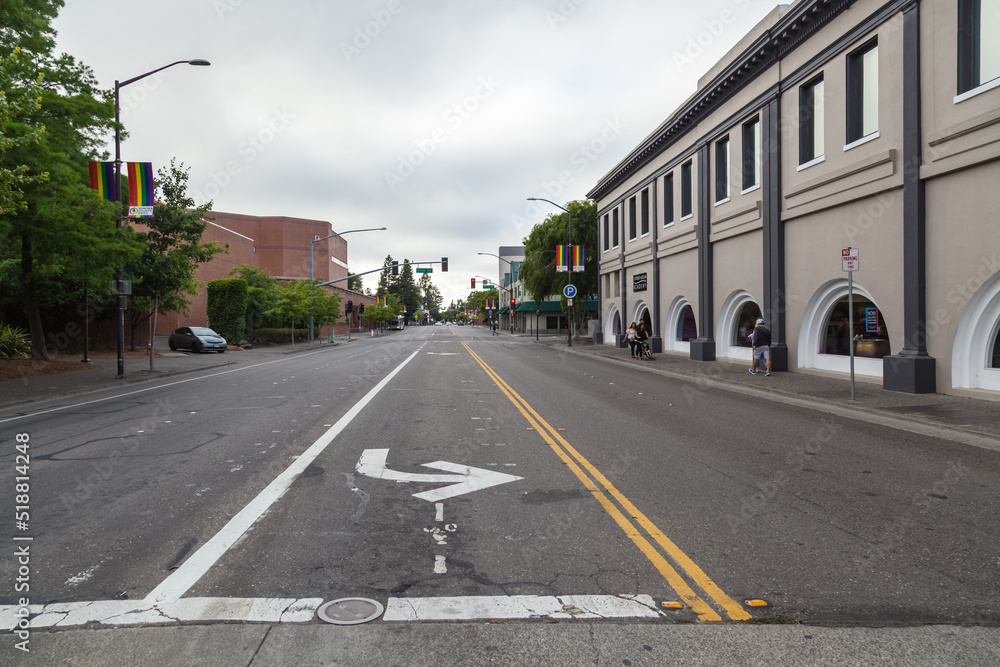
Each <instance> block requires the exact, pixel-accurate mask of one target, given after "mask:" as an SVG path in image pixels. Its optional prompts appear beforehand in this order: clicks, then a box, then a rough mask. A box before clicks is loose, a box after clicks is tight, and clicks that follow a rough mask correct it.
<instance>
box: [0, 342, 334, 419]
mask: <svg viewBox="0 0 1000 667" xmlns="http://www.w3.org/2000/svg"><path fill="white" fill-rule="evenodd" d="M321 352H326V350H316V351H315V352H306V353H304V354H300V355H298V356H297V357H295V358H296V359H301V358H302V357H308V356H311V355H313V354H320V353H321ZM282 361H288V359H273V360H271V361H262V362H261V363H259V364H254V365H252V366H243V367H241V368H231V369H229V370H228V371H220V372H218V373H212V374H211V375H200V376H198V377H196V378H188V379H186V380H175V381H173V382H166V383H164V384H158V385H156V386H155V387H146V388H145V389H136V390H135V391H127V392H125V393H124V394H115V395H114V396H106V397H104V398H95V399H94V400H92V401H84V402H83V403H74V404H73V405H63V406H60V407H58V408H50V409H48V410H39V411H38V412H32V413H29V414H26V415H18V416H16V417H8V418H7V419H0V424H3V423H5V422H12V421H17V420H18V419H27V418H28V417H37V416H38V415H45V414H48V413H50V412H59V411H60V410H69V409H71V408H79V407H81V406H83V405H93V404H94V403H103V402H104V401H111V400H114V399H116V398H124V397H125V396H134V395H135V394H142V393H145V392H147V391H153V390H154V389H163V388H164V387H172V386H174V385H177V384H185V383H187V382H196V381H198V380H207V379H208V378H214V377H219V376H220V375H228V374H229V373H238V372H239V371H248V370H250V369H251V368H260V367H261V366H267V365H269V364H277V363H279V362H282ZM274 384H278V383H277V382H275V383H274ZM265 398H267V397H265ZM273 398H283V397H282V396H275V397H273ZM191 414H194V413H193V412H192V413H191Z"/></svg>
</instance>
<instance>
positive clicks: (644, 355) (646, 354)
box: [636, 340, 654, 361]
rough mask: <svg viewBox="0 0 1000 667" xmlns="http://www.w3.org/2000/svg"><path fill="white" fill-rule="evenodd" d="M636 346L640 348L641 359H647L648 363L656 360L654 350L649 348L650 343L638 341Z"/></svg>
mask: <svg viewBox="0 0 1000 667" xmlns="http://www.w3.org/2000/svg"><path fill="white" fill-rule="evenodd" d="M636 346H637V347H638V348H639V351H638V355H639V358H640V359H645V360H647V361H652V360H653V359H654V357H653V350H652V349H651V348H650V347H649V341H645V340H640V341H636Z"/></svg>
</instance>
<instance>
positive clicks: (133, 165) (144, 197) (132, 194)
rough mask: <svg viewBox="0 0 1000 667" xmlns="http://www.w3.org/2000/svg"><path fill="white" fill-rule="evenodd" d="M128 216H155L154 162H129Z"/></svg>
mask: <svg viewBox="0 0 1000 667" xmlns="http://www.w3.org/2000/svg"><path fill="white" fill-rule="evenodd" d="M128 217H130V218H152V217H153V163H152V162H129V163H128Z"/></svg>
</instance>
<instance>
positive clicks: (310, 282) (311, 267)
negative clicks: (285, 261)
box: [309, 227, 386, 343]
mask: <svg viewBox="0 0 1000 667" xmlns="http://www.w3.org/2000/svg"><path fill="white" fill-rule="evenodd" d="M385 229H386V228H385V227H370V228H368V229H348V230H347V231H346V232H340V233H339V234H330V235H329V236H324V237H323V238H321V239H312V240H310V241H309V290H310V298H311V297H312V292H311V291H312V289H313V284H312V283H313V244H314V243H318V242H319V241H325V240H327V239H332V238H335V237H337V236H343V235H344V234H351V233H353V232H384V231H385ZM329 275H330V274H329V273H328V274H327V276H329ZM348 327H350V325H348ZM359 331H360V329H359ZM348 337H350V331H348ZM312 340H313V318H312V315H310V316H309V342H310V343H311V342H312Z"/></svg>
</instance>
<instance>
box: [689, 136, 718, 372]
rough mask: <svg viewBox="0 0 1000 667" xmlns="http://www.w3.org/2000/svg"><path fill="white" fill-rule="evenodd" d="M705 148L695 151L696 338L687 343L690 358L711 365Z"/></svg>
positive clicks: (709, 223)
mask: <svg viewBox="0 0 1000 667" xmlns="http://www.w3.org/2000/svg"><path fill="white" fill-rule="evenodd" d="M708 154H709V149H708V144H706V145H704V146H702V147H701V148H699V149H698V186H697V189H696V192H697V194H698V338H696V339H695V340H693V341H691V358H692V359H694V360H695V361H715V337H714V328H715V318H714V316H713V315H714V310H715V304H714V299H713V290H714V285H713V280H712V278H713V273H714V271H713V269H712V241H711V235H712V217H711V207H712V203H711V201H710V197H711V194H710V193H709V191H708V186H709V183H710V182H711V181H710V180H709V174H710V173H711V172H710V170H709V166H710V165H709V163H708Z"/></svg>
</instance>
